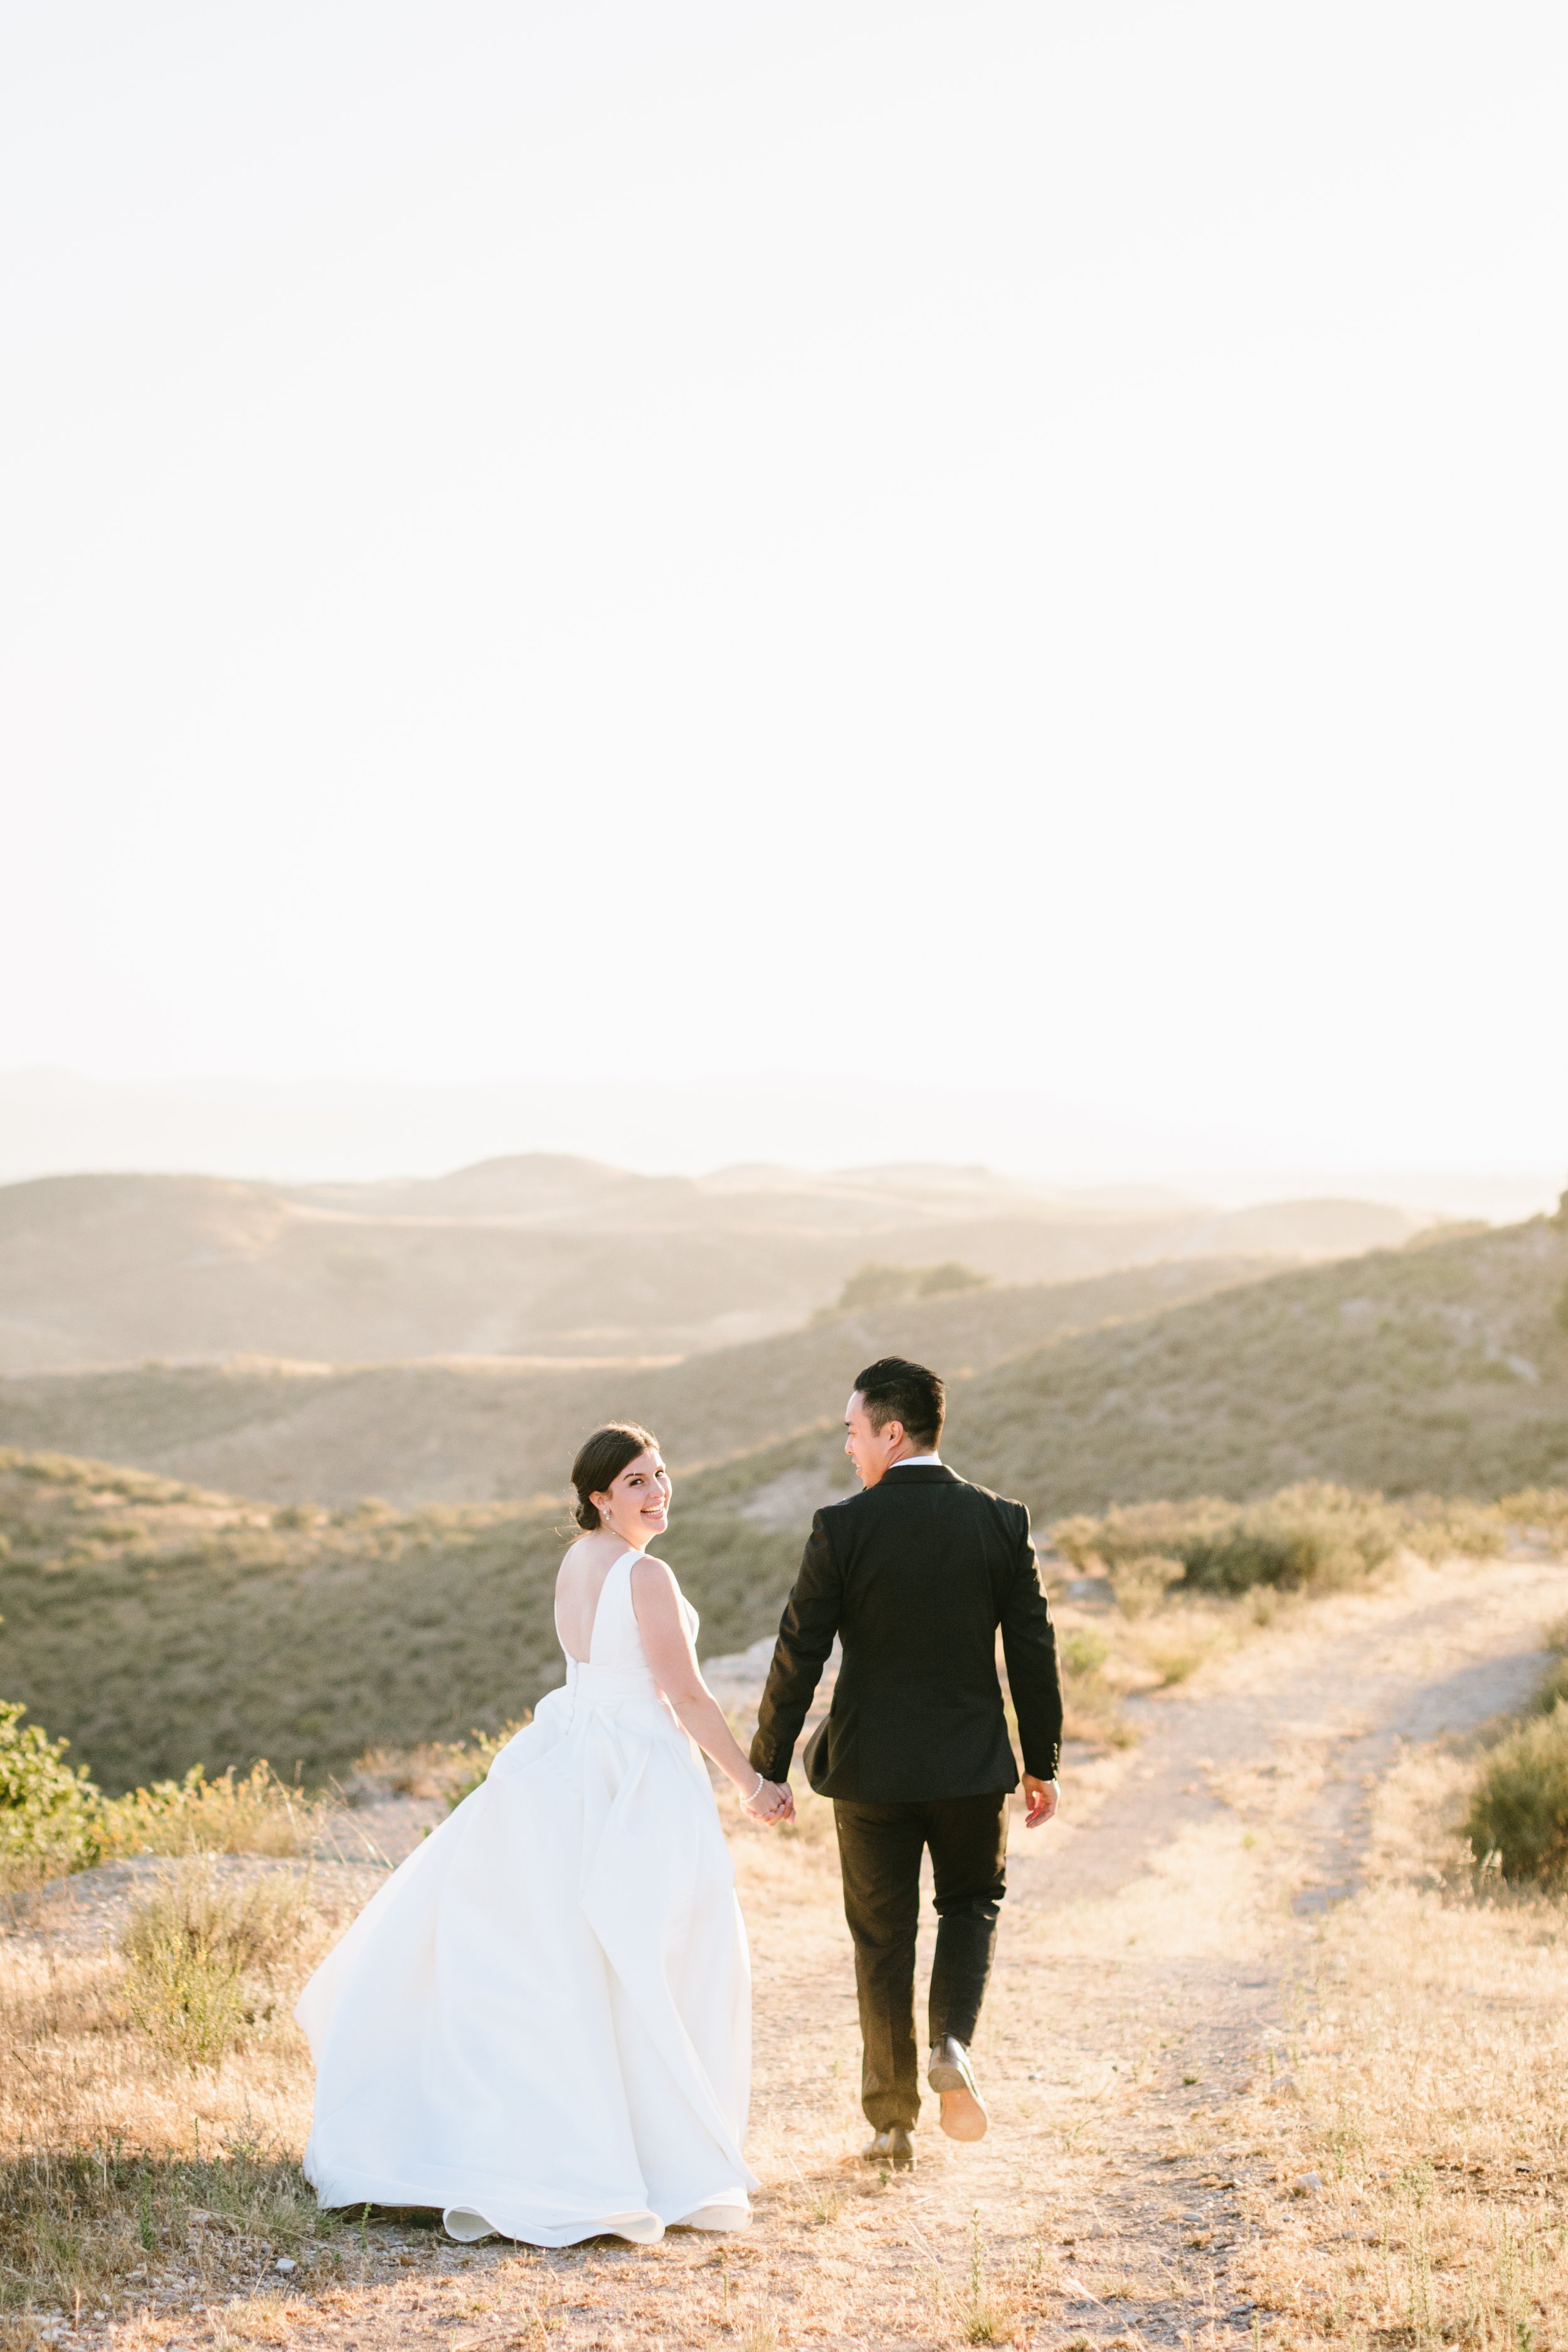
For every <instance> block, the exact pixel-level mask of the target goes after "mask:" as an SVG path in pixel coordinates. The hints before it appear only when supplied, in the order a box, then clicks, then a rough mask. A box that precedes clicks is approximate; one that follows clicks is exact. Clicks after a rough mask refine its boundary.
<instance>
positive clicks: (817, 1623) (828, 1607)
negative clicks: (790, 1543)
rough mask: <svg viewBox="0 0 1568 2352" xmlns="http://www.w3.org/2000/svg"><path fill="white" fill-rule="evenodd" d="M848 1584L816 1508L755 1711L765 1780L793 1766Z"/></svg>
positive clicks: (755, 1764) (755, 1760)
mask: <svg viewBox="0 0 1568 2352" xmlns="http://www.w3.org/2000/svg"><path fill="white" fill-rule="evenodd" d="M843 1598H844V1585H843V1580H842V1578H841V1577H840V1575H839V1572H838V1563H837V1560H836V1559H834V1557H833V1547H832V1545H831V1544H830V1543H829V1542H828V1540H827V1533H826V1528H824V1527H823V1524H822V1513H821V1512H820V1511H818V1513H817V1514H816V1517H815V1519H813V1521H812V1523H811V1533H810V1535H809V1536H808V1537H807V1538H806V1544H805V1557H804V1559H802V1561H801V1563H800V1574H799V1575H798V1576H797V1577H796V1578H795V1591H793V1592H792V1593H791V1594H790V1597H789V1601H788V1603H787V1605H786V1607H785V1609H784V1617H783V1619H782V1621H781V1622H780V1625H779V1638H778V1642H777V1644H776V1646H775V1648H774V1650H773V1664H772V1666H771V1667H770V1668H769V1669H768V1680H767V1687H766V1689H765V1690H764V1691H763V1703H762V1706H760V1708H759V1709H758V1711H757V1736H756V1738H754V1739H753V1740H752V1770H753V1771H756V1772H761V1773H762V1774H763V1778H764V1779H765V1780H783V1779H784V1775H785V1773H786V1772H787V1771H788V1770H789V1766H790V1759H791V1757H792V1756H793V1755H794V1754H795V1741H796V1740H797V1739H798V1738H800V1727H801V1725H802V1724H803V1723H804V1722H805V1716H806V1709H807V1708H808V1707H809V1706H810V1705H811V1702H812V1698H813V1696H814V1695H815V1693H816V1685H817V1684H818V1683H819V1682H820V1681H821V1679H822V1669H823V1667H824V1666H825V1665H826V1663H827V1659H828V1655H829V1654H830V1652H831V1651H832V1648H833V1638H834V1635H835V1634H836V1633H837V1631H838V1617H839V1612H840V1609H841V1607H842V1604H843Z"/></svg>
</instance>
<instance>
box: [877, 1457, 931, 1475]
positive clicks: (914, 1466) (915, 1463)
mask: <svg viewBox="0 0 1568 2352" xmlns="http://www.w3.org/2000/svg"><path fill="white" fill-rule="evenodd" d="M941 1468H942V1456H941V1454H904V1455H902V1456H901V1457H900V1460H899V1461H897V1462H889V1465H888V1469H889V1470H940V1469H941ZM882 1475H883V1476H884V1477H885V1476H886V1475H887V1472H886V1471H884V1472H883V1474H882Z"/></svg>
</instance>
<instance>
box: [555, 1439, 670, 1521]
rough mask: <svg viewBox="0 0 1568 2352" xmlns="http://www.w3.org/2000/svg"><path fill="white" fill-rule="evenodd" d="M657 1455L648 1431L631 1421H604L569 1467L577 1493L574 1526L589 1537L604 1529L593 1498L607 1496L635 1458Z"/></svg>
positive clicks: (656, 1442)
mask: <svg viewBox="0 0 1568 2352" xmlns="http://www.w3.org/2000/svg"><path fill="white" fill-rule="evenodd" d="M650 1451H651V1452H653V1453H655V1454H657V1453H658V1438H657V1437H656V1436H655V1435H654V1433H653V1432H652V1431H651V1430H649V1429H644V1428H643V1427H642V1426H641V1425H640V1423H637V1422H635V1421H607V1422H606V1423H605V1426H604V1428H603V1429H596V1430H595V1432H594V1434H593V1436H592V1437H590V1438H589V1439H588V1441H587V1443H586V1444H584V1445H583V1446H582V1447H581V1448H580V1449H579V1451H578V1454H577V1459H576V1461H575V1462H574V1464H573V1465H572V1484H573V1485H574V1486H575V1488H576V1489H577V1508H576V1511H575V1513H574V1517H575V1518H576V1521H577V1525H578V1526H579V1527H580V1528H587V1530H588V1532H589V1534H590V1535H591V1534H592V1533H593V1531H594V1529H595V1528H597V1527H602V1526H603V1525H604V1522H603V1520H602V1519H601V1518H600V1517H599V1509H598V1506H597V1504H596V1503H593V1502H591V1501H590V1500H589V1496H593V1495H607V1494H608V1493H609V1491H610V1488H611V1486H613V1485H614V1483H615V1481H616V1479H617V1478H618V1477H619V1476H620V1475H621V1472H622V1471H623V1470H624V1469H625V1468H626V1464H627V1463H628V1462H635V1461H636V1460H637V1455H638V1454H647V1453H648V1452H650Z"/></svg>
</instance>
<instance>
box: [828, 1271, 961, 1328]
mask: <svg viewBox="0 0 1568 2352" xmlns="http://www.w3.org/2000/svg"><path fill="white" fill-rule="evenodd" d="M990 1279H991V1276H989V1275H988V1274H977V1273H976V1272H975V1270H974V1268H973V1266H972V1265H960V1263H959V1261H958V1260H957V1259H956V1258H947V1259H945V1260H944V1261H943V1262H942V1265H882V1264H881V1263H880V1261H879V1260H878V1259H876V1258H868V1259H867V1261H866V1264H865V1265H861V1266H857V1267H856V1269H855V1272H854V1273H853V1274H852V1275H851V1276H850V1277H849V1279H848V1281H847V1283H846V1284H845V1286H844V1287H843V1289H842V1290H841V1291H840V1292H839V1294H838V1299H837V1305H836V1306H833V1307H819V1308H818V1309H817V1319H818V1320H819V1321H821V1320H822V1319H823V1318H826V1317H827V1316H830V1315H852V1314H854V1313H855V1311H856V1310H857V1308H858V1307H894V1306H898V1305H900V1304H901V1303H902V1302H903V1300H905V1299H906V1298H947V1297H952V1295H953V1294H954V1293H955V1292H957V1291H961V1290H984V1287H985V1286H986V1284H987V1283H988V1282H989V1281H990Z"/></svg>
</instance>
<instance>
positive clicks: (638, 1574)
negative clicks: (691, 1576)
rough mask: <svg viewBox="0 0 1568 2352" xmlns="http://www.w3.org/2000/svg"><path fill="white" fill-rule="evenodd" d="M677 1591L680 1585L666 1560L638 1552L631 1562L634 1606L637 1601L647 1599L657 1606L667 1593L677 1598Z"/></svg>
mask: <svg viewBox="0 0 1568 2352" xmlns="http://www.w3.org/2000/svg"><path fill="white" fill-rule="evenodd" d="M679 1592H680V1587H679V1584H677V1582H676V1580H675V1570H673V1569H672V1568H671V1567H670V1565H669V1563H668V1560H662V1559H650V1558H649V1557H648V1554H647V1552H646V1551H645V1552H639V1553H638V1555H637V1559H634V1560H633V1562H632V1601H633V1605H634V1606H635V1605H636V1604H637V1603H638V1602H639V1601H652V1602H653V1603H654V1605H655V1606H656V1607H657V1606H658V1602H659V1601H662V1600H663V1599H664V1598H665V1597H666V1596H667V1595H668V1596H669V1597H670V1598H672V1599H677V1598H679Z"/></svg>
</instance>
